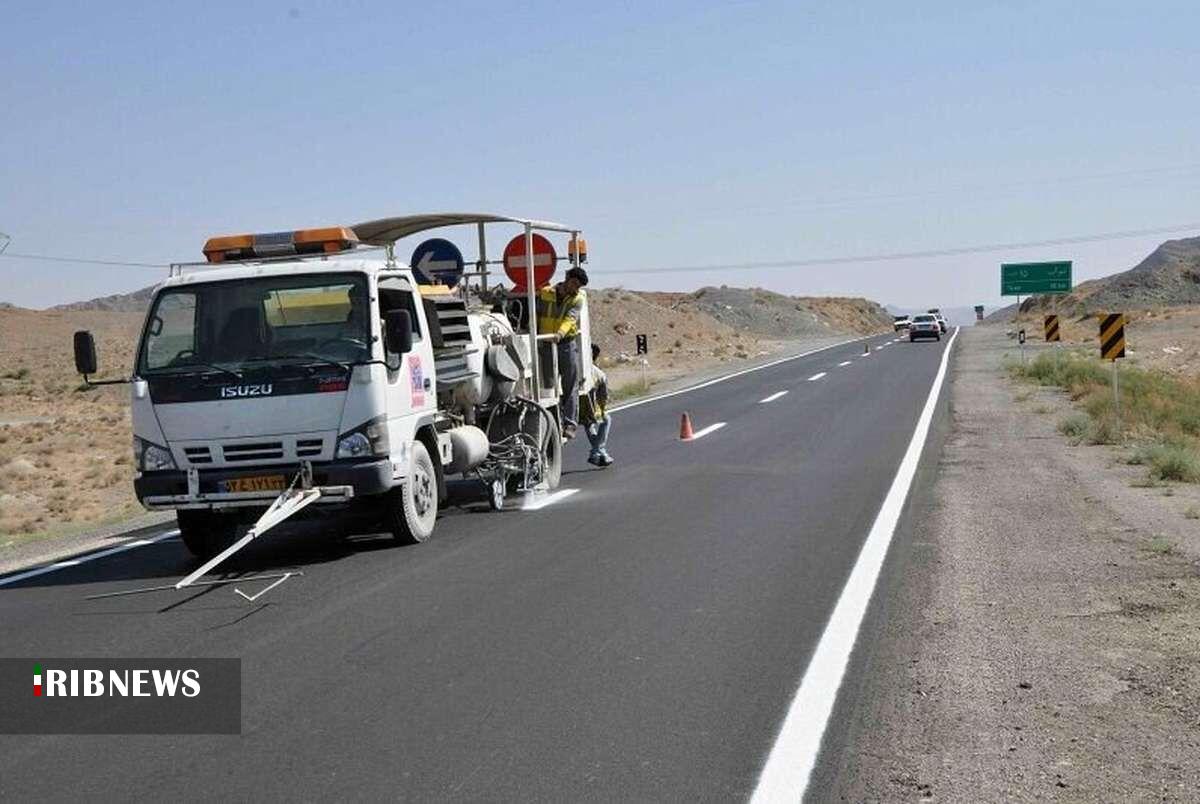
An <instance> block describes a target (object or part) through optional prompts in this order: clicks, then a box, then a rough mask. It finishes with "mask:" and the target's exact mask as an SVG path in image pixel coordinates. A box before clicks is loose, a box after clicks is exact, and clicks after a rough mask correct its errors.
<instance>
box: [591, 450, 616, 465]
mask: <svg viewBox="0 0 1200 804" xmlns="http://www.w3.org/2000/svg"><path fill="white" fill-rule="evenodd" d="M588 463H590V464H591V465H592V466H599V467H605V466H612V463H613V459H612V457H611V456H610V455H609V454H608V453H607V452H593V453H592V454H591V455H589V456H588Z"/></svg>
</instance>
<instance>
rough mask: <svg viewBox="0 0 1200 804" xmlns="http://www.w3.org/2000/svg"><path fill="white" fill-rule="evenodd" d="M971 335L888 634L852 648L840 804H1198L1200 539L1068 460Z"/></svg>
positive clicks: (1156, 502)
mask: <svg viewBox="0 0 1200 804" xmlns="http://www.w3.org/2000/svg"><path fill="white" fill-rule="evenodd" d="M964 336H965V337H964V338H963V341H962V343H961V346H960V348H961V350H962V351H961V353H960V354H959V355H957V356H956V359H955V361H954V363H953V364H954V366H955V377H954V382H953V383H952V390H951V394H952V397H951V425H950V428H951V429H950V433H949V435H948V437H947V440H946V444H945V447H944V449H943V450H942V452H941V456H940V459H939V460H938V462H937V465H936V473H935V476H934V478H933V480H932V483H931V484H930V485H929V486H928V487H927V489H926V490H923V491H922V493H923V494H925V495H927V498H926V499H924V500H914V501H913V502H912V503H911V515H912V517H913V534H912V538H911V540H910V541H909V542H908V543H907V544H906V545H905V550H904V554H903V555H902V556H900V557H899V561H898V562H897V564H896V566H895V567H894V572H895V573H896V575H897V579H896V582H894V583H892V584H890V585H889V590H890V591H889V592H888V593H887V599H886V600H885V601H884V602H883V605H882V607H881V608H882V610H883V611H884V612H885V616H882V617H880V618H879V619H880V623H879V625H878V627H877V629H876V630H875V632H873V633H866V632H865V633H864V634H863V638H864V639H873V642H872V644H871V646H870V649H869V650H868V651H867V654H868V655H867V656H866V660H865V664H866V670H865V671H864V674H863V678H864V680H863V682H862V685H861V687H860V688H858V689H856V690H854V692H855V693H857V696H858V697H857V700H856V702H855V705H854V706H853V707H852V708H851V721H852V722H851V723H849V724H847V730H848V732H849V734H850V735H851V736H852V740H850V741H849V742H848V744H849V745H850V746H851V747H850V748H849V749H848V750H846V751H845V752H844V754H843V756H842V757H841V758H840V760H839V762H838V763H837V764H838V767H839V772H838V774H837V778H838V782H837V783H836V785H835V787H834V790H833V791H832V792H834V793H835V794H836V797H837V798H840V799H841V800H849V801H896V800H985V801H991V800H998V799H1002V798H1016V799H1020V800H1032V799H1040V798H1066V799H1085V800H1113V799H1129V798H1135V799H1146V798H1150V797H1154V798H1156V799H1161V800H1183V799H1187V798H1190V796H1191V794H1192V792H1193V791H1195V790H1196V789H1200V732H1198V730H1197V723H1198V722H1200V633H1198V629H1196V627H1195V623H1196V622H1197V618H1198V617H1200V571H1198V565H1197V563H1196V557H1195V556H1196V552H1197V545H1198V544H1200V523H1197V522H1196V521H1194V520H1189V519H1185V518H1184V517H1183V516H1182V515H1180V513H1179V512H1178V510H1176V509H1177V508H1178V507H1179V504H1178V503H1176V502H1174V501H1171V500H1166V501H1164V500H1163V498H1162V495H1161V493H1147V490H1146V489H1141V488H1133V487H1131V486H1130V485H1129V482H1128V478H1127V477H1125V476H1124V475H1126V474H1128V469H1127V468H1126V467H1116V466H1114V465H1113V456H1112V453H1111V450H1106V449H1105V448H1087V447H1072V446H1069V445H1068V444H1067V443H1066V442H1065V440H1064V439H1063V438H1062V437H1061V436H1060V435H1059V434H1058V433H1057V432H1056V431H1055V426H1054V425H1055V422H1056V421H1057V418H1056V417H1055V416H1053V415H1049V414H1040V415H1039V414H1033V413H1031V412H1030V410H1029V409H1028V406H1022V404H1020V403H1019V402H1017V401H1015V399H1014V397H1015V396H1017V394H1018V393H1019V390H1018V389H1016V388H1015V387H1014V386H1013V385H1012V384H1011V383H1010V382H1009V381H1008V380H1007V379H1005V378H1004V377H1003V375H1002V373H1001V370H1000V369H1001V359H1002V356H1003V352H1004V351H1005V349H1006V348H1007V344H1006V343H1005V342H1004V337H1003V333H1002V332H998V331H996V330H995V329H993V328H981V329H979V330H974V331H972V330H966V331H965V332H964ZM1043 393H1046V394H1049V393H1050V392H1043ZM1053 402H1054V401H1053V400H1044V402H1043V403H1039V404H1053ZM1057 404H1058V405H1059V406H1060V407H1062V409H1063V410H1065V409H1066V408H1065V405H1066V403H1065V402H1064V401H1062V400H1058V401H1057ZM1052 409H1053V408H1052Z"/></svg>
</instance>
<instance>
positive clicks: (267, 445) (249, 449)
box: [221, 441, 283, 463]
mask: <svg viewBox="0 0 1200 804" xmlns="http://www.w3.org/2000/svg"><path fill="white" fill-rule="evenodd" d="M221 454H222V455H224V456H225V460H226V461H227V462H229V463H236V462H239V461H277V460H280V459H281V458H283V442H281V441H260V442H258V443H256V444H222V445H221Z"/></svg>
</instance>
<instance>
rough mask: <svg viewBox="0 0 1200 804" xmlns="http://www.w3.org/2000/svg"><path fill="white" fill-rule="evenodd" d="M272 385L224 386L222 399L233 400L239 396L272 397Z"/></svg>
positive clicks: (222, 387)
mask: <svg viewBox="0 0 1200 804" xmlns="http://www.w3.org/2000/svg"><path fill="white" fill-rule="evenodd" d="M271 391H272V388H271V383H269V382H267V383H261V384H259V385H222V386H221V398H222V399H231V398H233V397H239V396H270V395H271Z"/></svg>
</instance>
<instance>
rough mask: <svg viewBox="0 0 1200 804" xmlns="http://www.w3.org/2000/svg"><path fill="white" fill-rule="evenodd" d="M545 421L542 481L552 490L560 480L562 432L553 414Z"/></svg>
mask: <svg viewBox="0 0 1200 804" xmlns="http://www.w3.org/2000/svg"><path fill="white" fill-rule="evenodd" d="M545 422H546V426H545V427H544V428H543V429H542V482H543V483H545V484H546V488H547V489H549V490H550V491H554V489H556V488H558V484H559V483H560V482H562V457H563V442H562V434H561V433H560V432H559V430H558V422H557V421H555V420H554V417H553V416H547V417H546V418H545Z"/></svg>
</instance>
